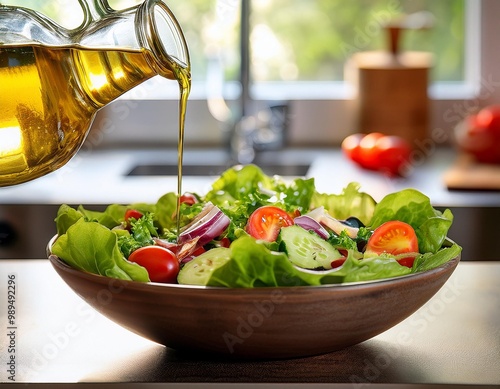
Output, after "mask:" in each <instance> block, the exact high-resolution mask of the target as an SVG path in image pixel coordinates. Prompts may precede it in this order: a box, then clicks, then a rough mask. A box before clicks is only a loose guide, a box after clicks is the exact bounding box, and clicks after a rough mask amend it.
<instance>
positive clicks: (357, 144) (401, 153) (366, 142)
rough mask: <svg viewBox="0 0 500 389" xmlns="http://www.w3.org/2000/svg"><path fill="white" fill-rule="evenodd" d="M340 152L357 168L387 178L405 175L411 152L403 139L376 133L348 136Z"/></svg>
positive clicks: (409, 146)
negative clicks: (379, 173)
mask: <svg viewBox="0 0 500 389" xmlns="http://www.w3.org/2000/svg"><path fill="white" fill-rule="evenodd" d="M342 150H343V152H344V154H345V155H346V156H347V158H349V159H350V160H352V161H353V162H355V163H357V164H358V165H359V166H361V167H363V168H365V169H369V170H375V171H380V172H383V173H385V174H387V175H389V176H403V175H405V173H406V168H407V167H408V164H409V163H410V156H411V152H412V148H411V145H410V144H409V143H408V142H407V141H406V140H405V139H403V138H401V137H399V136H396V135H384V134H381V133H378V132H373V133H371V134H366V135H364V134H353V135H349V136H348V137H347V138H345V139H344V141H343V142H342Z"/></svg>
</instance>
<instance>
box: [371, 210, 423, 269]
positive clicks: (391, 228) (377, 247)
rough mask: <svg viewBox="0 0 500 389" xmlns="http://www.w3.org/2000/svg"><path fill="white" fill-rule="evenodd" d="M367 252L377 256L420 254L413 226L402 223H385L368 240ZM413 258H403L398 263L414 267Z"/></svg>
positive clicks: (393, 221) (394, 221)
mask: <svg viewBox="0 0 500 389" xmlns="http://www.w3.org/2000/svg"><path fill="white" fill-rule="evenodd" d="M366 251H367V252H372V253H375V254H382V253H388V254H393V255H398V254H404V253H418V240H417V235H416V234H415V230H414V229H413V227H412V226H410V225H409V224H407V223H404V222H402V221H397V220H392V221H388V222H385V223H384V224H382V225H381V226H379V227H377V228H376V229H375V231H373V235H372V236H371V237H370V239H368V243H367V244H366ZM410 259H414V257H413V258H410V257H408V258H406V257H405V258H402V259H400V260H399V261H398V262H399V263H400V264H401V265H403V266H408V267H411V266H413V261H412V260H410Z"/></svg>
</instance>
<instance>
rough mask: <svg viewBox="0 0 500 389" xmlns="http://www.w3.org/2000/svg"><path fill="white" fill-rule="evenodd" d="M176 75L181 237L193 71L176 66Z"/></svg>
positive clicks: (178, 211)
mask: <svg viewBox="0 0 500 389" xmlns="http://www.w3.org/2000/svg"><path fill="white" fill-rule="evenodd" d="M176 70H177V71H174V75H175V77H176V79H177V81H178V82H179V89H180V98H179V136H178V138H179V139H178V144H177V207H176V213H175V215H176V218H177V237H179V230H180V224H179V222H180V207H181V195H182V164H183V155H184V130H185V124H186V109H187V101H188V97H189V92H190V90H191V73H190V69H189V67H188V68H181V67H178V68H176Z"/></svg>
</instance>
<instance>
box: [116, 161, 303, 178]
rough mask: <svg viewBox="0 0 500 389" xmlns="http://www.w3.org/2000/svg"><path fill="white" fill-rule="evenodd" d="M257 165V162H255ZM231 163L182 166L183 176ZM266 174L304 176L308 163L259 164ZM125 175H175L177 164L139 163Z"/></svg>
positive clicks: (210, 171)
mask: <svg viewBox="0 0 500 389" xmlns="http://www.w3.org/2000/svg"><path fill="white" fill-rule="evenodd" d="M257 165H258V164H257ZM231 166H233V165H232V164H225V165H222V164H207V165H203V164H196V165H186V164H183V166H182V174H183V175H184V176H218V175H220V174H221V173H222V172H224V171H225V170H227V169H228V168H230V167H231ZM259 166H260V168H261V169H262V171H263V172H264V173H266V174H267V175H280V176H305V175H306V174H307V171H308V170H309V165H308V164H292V165H289V164H286V165H285V164H276V163H273V164H265V165H259ZM126 175H127V176H175V175H177V164H175V165H174V164H141V165H136V166H134V167H133V168H132V170H130V171H129V172H128V173H127V174H126Z"/></svg>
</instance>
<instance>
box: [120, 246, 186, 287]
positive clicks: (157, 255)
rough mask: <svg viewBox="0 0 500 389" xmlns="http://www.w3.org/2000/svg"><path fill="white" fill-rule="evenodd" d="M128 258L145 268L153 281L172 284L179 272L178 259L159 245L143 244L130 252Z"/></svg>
mask: <svg viewBox="0 0 500 389" xmlns="http://www.w3.org/2000/svg"><path fill="white" fill-rule="evenodd" d="M128 260H129V261H130V262H135V263H137V264H139V265H141V266H143V267H145V268H146V270H147V271H148V274H149V279H150V280H151V281H153V282H163V283H168V284H174V283H176V282H177V274H179V261H178V259H177V257H176V256H175V254H174V253H173V252H172V251H170V250H169V249H167V248H165V247H161V246H145V247H141V248H139V249H137V250H135V251H133V252H132V254H130V255H129V257H128Z"/></svg>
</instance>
